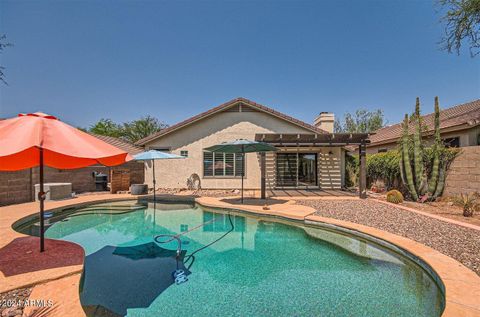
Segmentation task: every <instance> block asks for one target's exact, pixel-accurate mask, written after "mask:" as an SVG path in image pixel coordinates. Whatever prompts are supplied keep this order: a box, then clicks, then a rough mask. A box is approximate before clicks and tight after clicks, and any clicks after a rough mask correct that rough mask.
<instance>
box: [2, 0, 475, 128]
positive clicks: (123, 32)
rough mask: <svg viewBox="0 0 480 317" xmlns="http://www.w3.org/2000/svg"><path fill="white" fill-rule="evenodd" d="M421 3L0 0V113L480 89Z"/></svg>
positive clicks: (284, 103) (404, 108) (64, 115)
mask: <svg viewBox="0 0 480 317" xmlns="http://www.w3.org/2000/svg"><path fill="white" fill-rule="evenodd" d="M436 10H438V7H437V6H436V4H435V3H434V2H433V1H388V0H384V1H356V0H351V1H242V2H240V1H168V2H167V1H163V2H159V1H4V0H0V33H5V34H7V36H8V39H9V40H10V41H11V42H13V43H14V45H15V46H14V47H12V48H8V49H7V50H5V51H4V53H3V54H2V55H0V56H1V63H0V64H1V65H3V66H5V67H6V70H5V73H6V76H7V81H8V82H9V86H5V85H1V84H0V93H1V96H0V117H10V116H13V115H16V114H17V113H19V112H33V111H38V110H41V111H44V112H47V113H51V114H54V115H57V116H58V117H60V118H61V119H63V120H64V121H67V122H69V123H71V124H74V125H77V126H83V127H85V126H88V125H90V124H92V123H93V122H95V121H96V120H98V119H100V118H102V117H104V118H111V119H113V120H115V121H119V122H122V121H126V120H132V119H135V118H138V117H140V116H144V115H147V114H149V115H153V116H156V117H158V118H159V119H161V120H162V121H165V122H166V123H169V124H173V123H175V122H177V121H180V120H183V119H185V118H187V117H189V116H191V115H194V114H197V113H199V112H201V111H204V110H207V109H209V108H210V107H213V106H216V105H218V104H220V103H223V102H225V101H227V100H230V99H232V98H235V97H238V96H242V97H246V98H249V99H252V100H254V101H256V102H259V103H262V104H265V105H267V106H271V107H274V108H276V109H277V110H279V111H282V112H285V113H287V114H290V115H293V116H294V117H297V118H299V119H302V120H305V121H307V122H312V121H313V118H314V116H315V115H316V114H317V113H318V112H320V111H333V112H335V114H336V115H337V116H338V115H343V113H344V112H345V111H354V110H355V109H357V108H360V107H364V108H369V109H376V108H382V109H384V111H385V115H386V118H387V119H388V121H389V122H390V123H395V122H397V121H399V120H400V119H401V118H402V115H403V114H404V113H405V112H410V111H411V110H412V109H413V106H414V103H415V97H416V96H420V97H421V101H422V104H423V112H424V113H426V112H431V110H432V109H433V98H434V96H435V95H439V97H440V103H441V106H442V107H447V106H451V105H454V104H459V103H463V102H467V101H471V100H474V99H478V98H479V97H480V56H478V57H477V58H475V59H472V58H470V56H469V54H468V53H467V52H464V53H463V54H462V55H461V56H457V55H454V54H448V53H446V52H444V51H440V50H439V49H438V47H439V46H438V44H437V42H438V41H439V39H440V37H441V35H442V26H441V25H440V24H439V22H438V19H439V15H438V13H437V12H436Z"/></svg>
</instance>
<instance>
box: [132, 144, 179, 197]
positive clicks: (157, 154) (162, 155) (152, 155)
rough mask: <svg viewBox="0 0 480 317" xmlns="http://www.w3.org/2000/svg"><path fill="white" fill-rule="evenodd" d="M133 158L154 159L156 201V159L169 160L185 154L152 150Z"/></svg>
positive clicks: (141, 159) (139, 159)
mask: <svg viewBox="0 0 480 317" xmlns="http://www.w3.org/2000/svg"><path fill="white" fill-rule="evenodd" d="M133 158H134V159H135V160H137V161H152V169H153V202H154V203H155V201H156V195H155V190H156V188H157V187H156V186H155V184H156V181H155V161H156V160H168V159H184V158H185V157H184V156H180V155H176V154H171V153H167V152H161V151H157V150H150V151H146V152H142V153H139V154H136V155H134V156H133Z"/></svg>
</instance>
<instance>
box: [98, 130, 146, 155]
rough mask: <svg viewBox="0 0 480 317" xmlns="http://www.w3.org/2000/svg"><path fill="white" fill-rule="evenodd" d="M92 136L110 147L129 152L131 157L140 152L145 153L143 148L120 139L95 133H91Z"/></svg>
mask: <svg viewBox="0 0 480 317" xmlns="http://www.w3.org/2000/svg"><path fill="white" fill-rule="evenodd" d="M90 134H91V135H93V136H94V137H96V138H97V139H100V140H102V141H103V142H105V143H108V144H110V145H113V146H115V147H118V148H119V149H120V150H123V151H126V152H128V154H130V155H135V154H138V153H140V152H143V148H142V147H140V146H136V145H135V144H133V143H130V142H128V141H125V140H122V139H120V138H115V137H113V136H106V135H100V134H93V133H90Z"/></svg>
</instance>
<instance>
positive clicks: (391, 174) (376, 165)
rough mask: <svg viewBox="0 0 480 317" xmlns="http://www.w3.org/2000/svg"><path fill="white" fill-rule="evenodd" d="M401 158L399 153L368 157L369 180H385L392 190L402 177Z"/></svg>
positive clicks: (378, 154) (393, 152)
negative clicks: (397, 180)
mask: <svg viewBox="0 0 480 317" xmlns="http://www.w3.org/2000/svg"><path fill="white" fill-rule="evenodd" d="M399 162H400V156H399V155H398V152H397V151H390V152H384V153H377V154H370V155H367V178H368V180H369V181H370V182H374V181H376V180H379V179H381V180H383V181H384V182H385V186H386V187H387V188H391V187H392V186H393V185H394V183H395V180H396V179H398V178H399V177H400V168H399Z"/></svg>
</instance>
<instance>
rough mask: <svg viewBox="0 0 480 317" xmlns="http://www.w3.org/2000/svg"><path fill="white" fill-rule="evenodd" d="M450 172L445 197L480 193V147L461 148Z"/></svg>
mask: <svg viewBox="0 0 480 317" xmlns="http://www.w3.org/2000/svg"><path fill="white" fill-rule="evenodd" d="M461 150H462V152H461V153H460V154H459V155H458V156H457V157H456V158H455V160H454V161H453V163H452V165H451V166H450V169H449V171H448V175H447V180H446V183H445V190H444V192H443V195H444V196H452V195H458V194H461V193H472V192H479V193H480V146H467V147H462V148H461Z"/></svg>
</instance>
